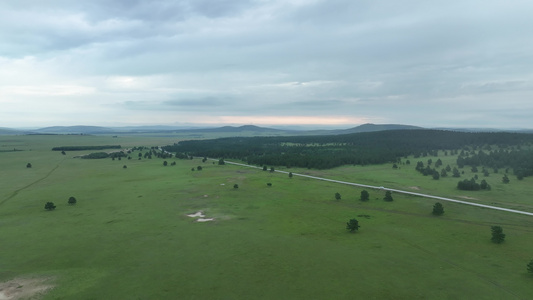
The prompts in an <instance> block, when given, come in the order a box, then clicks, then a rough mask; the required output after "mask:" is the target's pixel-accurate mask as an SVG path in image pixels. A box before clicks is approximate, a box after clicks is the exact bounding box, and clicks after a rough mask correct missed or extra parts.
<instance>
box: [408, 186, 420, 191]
mask: <svg viewBox="0 0 533 300" xmlns="http://www.w3.org/2000/svg"><path fill="white" fill-rule="evenodd" d="M409 188H410V189H412V190H417V191H418V190H420V187H419V186H410V187H409Z"/></svg>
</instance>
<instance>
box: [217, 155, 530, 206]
mask: <svg viewBox="0 0 533 300" xmlns="http://www.w3.org/2000/svg"><path fill="white" fill-rule="evenodd" d="M225 163H227V164H230V165H237V166H243V167H248V168H255V169H261V170H262V169H263V168H261V167H257V166H252V165H247V164H241V163H236V162H232V161H227V160H225ZM274 171H275V172H278V173H284V174H289V172H286V171H278V170H274ZM292 175H293V176H300V177H307V178H311V179H316V180H322V181H329V182H334V183H340V184H346V185H353V186H358V187H364V188H369V189H376V190H383V191H391V192H395V193H402V194H407V195H413V196H419V197H424V198H431V199H437V200H442V201H448V202H455V203H461V204H466V205H472V206H478V207H483V208H488V209H495V210H501V211H506V212H511V213H515V214H522V215H528V216H533V213H531V212H527V211H521V210H516V209H510V208H503V207H498V206H492V205H485V204H479V203H473V202H468V201H462V200H456V199H451V198H445V197H438V196H433V195H427V194H420V193H414V192H409V191H402V190H397V189H389V188H386V187H382V186H373V185H366V184H360V183H353V182H347V181H340V180H334V179H327V178H322V177H316V176H311V175H305V174H298V173H292Z"/></svg>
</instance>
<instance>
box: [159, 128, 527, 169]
mask: <svg viewBox="0 0 533 300" xmlns="http://www.w3.org/2000/svg"><path fill="white" fill-rule="evenodd" d="M532 143H533V135H532V134H524V133H507V132H492V133H491V132H482V133H473V132H454V131H445V130H429V129H421V130H387V131H378V132H363V133H353V134H342V135H322V136H284V137H249V138H245V137H233V138H219V139H211V140H189V141H181V142H179V143H176V144H174V145H169V146H165V147H163V149H164V150H165V151H168V152H173V153H180V154H181V155H190V156H202V157H203V156H207V157H224V158H229V159H239V160H243V161H246V162H247V163H249V164H255V165H278V166H286V167H303V168H313V169H329V168H334V167H338V166H341V165H347V164H352V165H369V164H381V163H394V162H398V161H399V160H400V159H401V158H402V157H407V156H409V155H413V156H415V157H420V156H426V155H427V154H428V153H429V154H431V153H435V152H436V151H438V150H449V151H450V153H451V152H452V151H455V149H462V148H463V147H465V146H474V147H485V146H486V145H494V146H496V147H499V148H506V147H509V146H514V145H531V144H532Z"/></svg>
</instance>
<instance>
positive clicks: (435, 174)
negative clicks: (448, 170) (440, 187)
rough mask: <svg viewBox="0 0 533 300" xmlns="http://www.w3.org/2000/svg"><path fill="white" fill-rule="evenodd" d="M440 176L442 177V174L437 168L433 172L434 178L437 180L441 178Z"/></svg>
mask: <svg viewBox="0 0 533 300" xmlns="http://www.w3.org/2000/svg"><path fill="white" fill-rule="evenodd" d="M439 178H440V174H439V172H437V171H436V170H435V172H433V179H435V180H439Z"/></svg>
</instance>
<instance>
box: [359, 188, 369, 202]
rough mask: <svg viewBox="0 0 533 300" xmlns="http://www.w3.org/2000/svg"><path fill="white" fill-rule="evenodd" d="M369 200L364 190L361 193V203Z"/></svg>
mask: <svg viewBox="0 0 533 300" xmlns="http://www.w3.org/2000/svg"><path fill="white" fill-rule="evenodd" d="M368 200H370V194H369V193H368V192H367V191H366V190H362V191H361V201H368Z"/></svg>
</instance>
